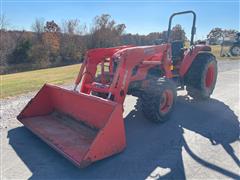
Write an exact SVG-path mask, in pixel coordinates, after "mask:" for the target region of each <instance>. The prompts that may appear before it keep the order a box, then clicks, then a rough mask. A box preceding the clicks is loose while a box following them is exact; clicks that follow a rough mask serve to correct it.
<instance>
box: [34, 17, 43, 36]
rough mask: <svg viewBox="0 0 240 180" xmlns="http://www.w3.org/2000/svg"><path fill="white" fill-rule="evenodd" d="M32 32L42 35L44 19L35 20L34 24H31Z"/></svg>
mask: <svg viewBox="0 0 240 180" xmlns="http://www.w3.org/2000/svg"><path fill="white" fill-rule="evenodd" d="M32 30H33V31H34V32H36V33H38V34H41V33H43V32H44V19H43V18H37V19H35V22H34V23H33V24H32Z"/></svg>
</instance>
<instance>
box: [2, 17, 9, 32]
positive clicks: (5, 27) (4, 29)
mask: <svg viewBox="0 0 240 180" xmlns="http://www.w3.org/2000/svg"><path fill="white" fill-rule="evenodd" d="M8 25H9V22H8V20H7V17H6V15H5V14H1V15H0V30H2V31H6V30H7V27H8Z"/></svg>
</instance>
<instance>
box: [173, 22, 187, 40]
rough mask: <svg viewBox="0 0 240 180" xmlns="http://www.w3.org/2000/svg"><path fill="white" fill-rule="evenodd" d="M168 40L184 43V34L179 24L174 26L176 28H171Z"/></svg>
mask: <svg viewBox="0 0 240 180" xmlns="http://www.w3.org/2000/svg"><path fill="white" fill-rule="evenodd" d="M170 38H171V40H172V41H176V40H181V41H185V40H186V33H185V31H184V29H183V28H182V26H181V25H180V24H176V26H174V27H173V28H172V33H171V37H170Z"/></svg>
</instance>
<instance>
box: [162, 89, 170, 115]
mask: <svg viewBox="0 0 240 180" xmlns="http://www.w3.org/2000/svg"><path fill="white" fill-rule="evenodd" d="M172 104H173V93H172V91H170V90H165V91H164V92H163V93H162V97H161V102H160V108H159V110H160V113H163V114H165V113H167V112H169V110H170V109H171V107H172Z"/></svg>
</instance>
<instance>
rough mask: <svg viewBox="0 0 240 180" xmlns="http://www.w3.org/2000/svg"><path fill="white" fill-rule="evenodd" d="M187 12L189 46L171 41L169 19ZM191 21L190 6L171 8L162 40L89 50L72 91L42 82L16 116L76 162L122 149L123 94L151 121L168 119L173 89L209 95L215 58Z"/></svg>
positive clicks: (198, 96)
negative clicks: (196, 38) (199, 40)
mask: <svg viewBox="0 0 240 180" xmlns="http://www.w3.org/2000/svg"><path fill="white" fill-rule="evenodd" d="M186 13H190V14H192V15H193V26H192V31H191V42H190V43H191V46H190V48H183V42H181V41H173V42H171V40H170V35H171V22H172V18H173V17H174V16H176V15H180V14H186ZM195 22H196V14H195V13H194V12H193V11H185V12H179V13H175V14H173V15H172V16H171V17H170V20H169V27H168V41H167V42H166V43H163V44H160V45H152V46H120V47H113V48H99V49H92V50H89V51H88V52H87V54H86V57H85V60H84V62H83V63H82V65H81V68H80V72H79V74H78V76H77V79H76V82H75V88H74V90H66V89H63V88H60V87H56V86H53V85H48V84H45V85H44V86H43V87H42V89H41V90H40V91H39V92H38V93H37V95H36V96H35V97H34V98H33V99H32V100H31V101H30V102H29V103H28V104H27V106H26V107H25V108H24V109H23V111H22V112H21V113H20V114H19V115H18V117H17V118H18V120H19V121H20V122H22V123H23V124H24V125H25V126H26V127H27V128H28V129H30V130H31V131H32V132H33V133H34V134H36V135H37V136H38V137H40V138H41V139H42V140H43V141H45V142H46V143H47V144H49V145H50V146H52V147H53V148H54V149H56V150H57V151H58V152H60V153H61V154H63V155H64V156H65V157H66V158H68V159H69V160H71V161H72V162H73V163H74V164H76V165H77V166H79V167H85V166H87V165H89V164H91V163H92V162H94V161H97V160H101V159H103V158H106V157H109V156H111V155H113V154H116V153H119V152H121V151H122V150H123V149H124V148H125V146H126V139H125V127H124V121H123V115H122V114H123V102H124V100H125V98H126V95H127V94H131V95H133V96H137V97H138V98H140V99H141V102H142V110H143V114H144V115H145V116H146V117H147V118H148V119H149V120H152V121H154V122H164V121H166V120H167V119H169V118H170V114H171V112H172V110H173V108H174V105H175V101H176V94H177V93H176V92H177V89H185V88H186V90H187V92H188V94H189V95H190V96H191V97H193V98H195V99H208V98H209V97H210V95H211V94H212V92H213V89H214V87H215V83H216V78H217V62H216V59H215V57H214V56H213V55H212V54H211V48H210V47H209V46H206V45H195V44H194V34H195V29H196V28H195ZM80 83H81V87H80V90H78V85H79V84H80Z"/></svg>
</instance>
